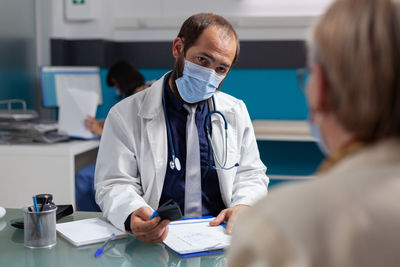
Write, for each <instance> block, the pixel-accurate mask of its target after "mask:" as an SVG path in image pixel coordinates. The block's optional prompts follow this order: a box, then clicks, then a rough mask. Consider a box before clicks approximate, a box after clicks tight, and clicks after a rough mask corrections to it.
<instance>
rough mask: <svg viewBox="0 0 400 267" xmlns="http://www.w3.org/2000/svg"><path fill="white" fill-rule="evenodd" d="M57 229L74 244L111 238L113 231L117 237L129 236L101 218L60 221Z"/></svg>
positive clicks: (92, 242) (80, 244)
mask: <svg viewBox="0 0 400 267" xmlns="http://www.w3.org/2000/svg"><path fill="white" fill-rule="evenodd" d="M56 229H57V233H58V234H60V235H61V236H62V237H64V238H65V239H66V240H68V241H69V242H71V243H72V244H73V245H74V246H84V245H89V244H94V243H99V242H103V241H105V240H107V239H108V238H110V236H111V235H112V233H114V234H115V238H116V239H117V238H122V237H126V236H128V234H127V233H125V232H123V231H120V230H118V229H117V228H115V227H114V226H113V225H112V224H110V223H108V222H106V221H104V220H102V219H100V218H92V219H85V220H79V221H73V222H67V223H58V224H57V225H56Z"/></svg>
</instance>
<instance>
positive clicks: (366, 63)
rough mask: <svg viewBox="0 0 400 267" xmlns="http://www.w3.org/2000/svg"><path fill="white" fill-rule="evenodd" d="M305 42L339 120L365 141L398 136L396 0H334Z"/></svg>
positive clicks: (399, 30) (399, 29)
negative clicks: (321, 71) (325, 80)
mask: <svg viewBox="0 0 400 267" xmlns="http://www.w3.org/2000/svg"><path fill="white" fill-rule="evenodd" d="M310 42H311V43H310V44H309V45H310V46H309V47H310V60H311V61H312V62H313V63H318V64H319V65H321V66H322V69H323V70H324V73H325V76H326V79H327V82H328V88H329V90H328V101H327V103H326V104H327V108H328V109H329V110H330V111H332V112H333V113H334V114H335V115H336V117H337V119H338V120H339V121H340V123H341V124H342V126H343V127H344V128H345V129H347V130H348V131H349V132H351V133H352V134H353V135H354V136H355V137H356V138H357V139H358V140H361V141H366V142H373V141H376V140H379V139H382V138H386V137H392V136H397V137H398V136H400V2H399V1H397V0H337V1H335V2H334V3H333V4H332V5H331V6H330V8H329V9H328V10H327V12H326V13H325V14H324V15H323V16H322V17H321V18H320V20H319V21H318V23H317V24H316V26H315V27H314V29H313V32H312V36H311V41H310Z"/></svg>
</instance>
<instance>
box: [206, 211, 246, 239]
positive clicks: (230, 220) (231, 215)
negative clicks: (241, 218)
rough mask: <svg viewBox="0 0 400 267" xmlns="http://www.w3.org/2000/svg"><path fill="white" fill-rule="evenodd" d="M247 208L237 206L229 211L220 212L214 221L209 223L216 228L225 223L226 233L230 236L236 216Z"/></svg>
mask: <svg viewBox="0 0 400 267" xmlns="http://www.w3.org/2000/svg"><path fill="white" fill-rule="evenodd" d="M247 207H248V206H247V205H243V204H239V205H236V206H234V207H232V208H229V209H224V210H222V211H221V212H220V213H219V214H218V216H217V217H215V219H214V220H212V221H211V222H210V225H211V226H217V225H220V224H221V223H223V222H224V221H227V223H226V233H227V234H231V233H232V228H233V224H234V223H235V220H236V217H237V215H238V214H239V213H240V212H242V210H244V209H246V208H247Z"/></svg>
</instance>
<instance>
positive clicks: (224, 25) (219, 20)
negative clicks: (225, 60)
mask: <svg viewBox="0 0 400 267" xmlns="http://www.w3.org/2000/svg"><path fill="white" fill-rule="evenodd" d="M210 26H217V27H219V28H220V29H222V30H223V32H224V34H226V35H227V37H233V38H235V40H236V54H235V58H234V59H233V62H232V64H234V63H235V62H236V61H237V60H238V58H239V52H240V44H239V38H238V36H237V34H236V31H235V29H234V28H233V26H232V24H231V23H230V22H229V21H228V20H227V19H225V18H224V17H222V16H219V15H216V14H212V13H199V14H195V15H192V16H190V17H189V18H188V19H186V20H185V22H184V23H183V24H182V27H181V29H180V31H179V33H178V37H180V38H182V39H183V42H184V48H183V52H184V54H186V51H187V50H188V49H189V48H190V47H192V46H193V45H194V44H195V43H196V41H197V39H198V38H199V37H200V35H201V34H202V33H203V32H204V30H205V29H207V28H208V27H210Z"/></svg>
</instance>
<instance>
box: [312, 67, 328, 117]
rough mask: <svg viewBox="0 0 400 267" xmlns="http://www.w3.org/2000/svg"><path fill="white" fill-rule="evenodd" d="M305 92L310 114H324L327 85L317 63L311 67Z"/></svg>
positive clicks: (321, 69)
mask: <svg viewBox="0 0 400 267" xmlns="http://www.w3.org/2000/svg"><path fill="white" fill-rule="evenodd" d="M308 86H309V89H308V92H307V99H308V104H309V107H310V109H311V110H312V112H314V113H315V112H326V111H327V100H328V99H327V98H328V83H327V79H326V76H325V72H324V71H323V68H322V67H321V65H319V64H318V63H314V64H313V65H312V66H311V77H310V80H309V85H308Z"/></svg>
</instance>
